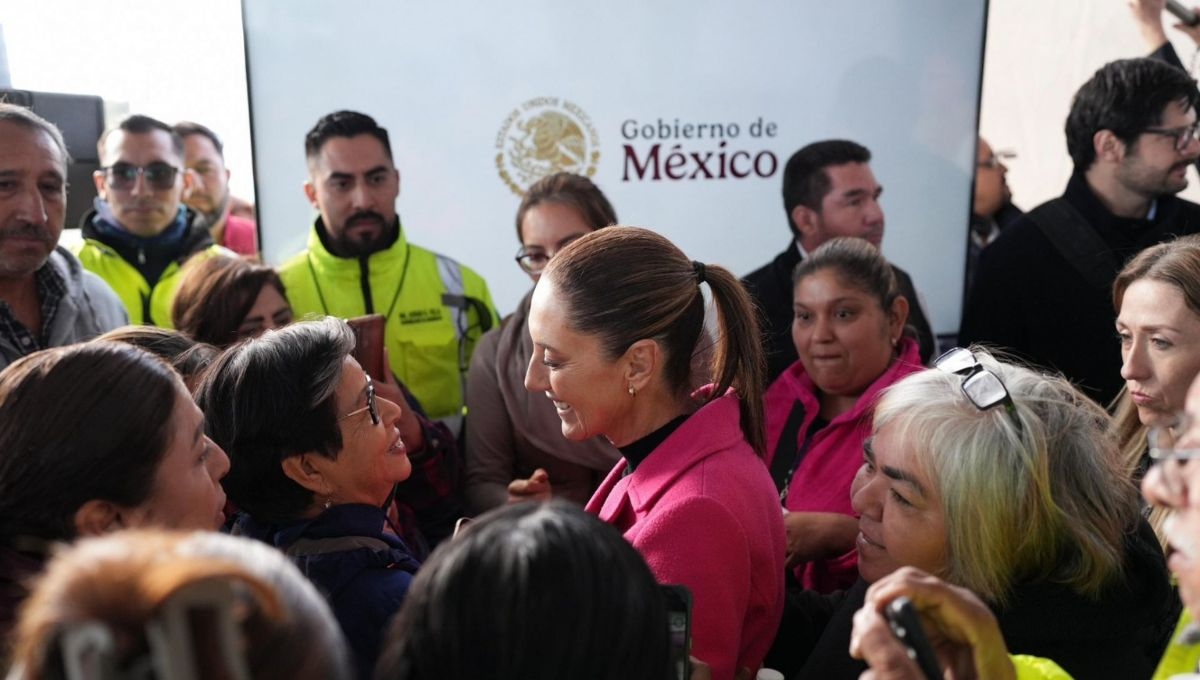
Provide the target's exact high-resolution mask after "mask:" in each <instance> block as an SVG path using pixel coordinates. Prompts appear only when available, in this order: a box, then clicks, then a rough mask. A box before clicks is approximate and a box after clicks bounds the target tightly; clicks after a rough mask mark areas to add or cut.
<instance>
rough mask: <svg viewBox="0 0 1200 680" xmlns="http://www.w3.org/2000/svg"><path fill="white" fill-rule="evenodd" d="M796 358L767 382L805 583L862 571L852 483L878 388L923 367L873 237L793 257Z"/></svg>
mask: <svg viewBox="0 0 1200 680" xmlns="http://www.w3.org/2000/svg"><path fill="white" fill-rule="evenodd" d="M793 294H794V306H795V320H794V321H793V323H792V341H793V342H795V343H796V351H797V352H798V353H799V355H800V359H799V361H797V362H796V363H794V364H792V365H791V366H790V367H789V368H788V369H787V370H786V371H784V372H783V374H782V375H780V376H779V378H778V379H776V380H775V382H774V383H772V384H771V387H770V388H769V389H768V390H767V396H766V411H767V464H768V466H769V467H770V470H771V476H772V478H773V480H774V482H775V486H776V489H777V492H776V493H777V494H778V496H779V498H780V500H781V501H782V502H783V507H784V508H785V509H786V511H787V515H786V516H785V517H784V524H785V527H786V530H787V541H788V555H787V557H788V566H789V567H795V568H796V571H795V573H796V577H797V578H798V579H799V581H800V585H801V586H803V587H804V588H806V589H811V590H816V591H819V592H822V593H828V592H832V591H835V590H840V589H844V588H849V587H850V586H851V585H853V583H854V581H855V580H856V579H858V569H857V562H858V558H857V555H858V553H857V552H856V551H855V549H854V539H855V537H856V536H857V535H858V520H857V518H856V516H855V513H854V511H853V509H851V507H850V483H851V482H852V481H853V480H854V474H855V473H856V472H857V471H858V468H859V466H860V465H862V456H863V442H864V441H865V440H866V439H867V437H868V436H870V433H871V414H872V412H873V411H874V406H875V398H876V395H877V394H878V393H879V391H880V390H882V389H883V388H885V387H887V386H889V385H891V384H893V383H895V382H897V381H899V380H900V379H901V378H903V377H904V376H906V375H909V374H910V373H914V372H916V371H919V370H921V368H922V367H921V359H920V356H919V353H918V347H917V342H916V341H915V340H914V339H912V338H911V337H905V336H904V329H905V321H906V320H907V318H908V301H907V300H906V299H905V298H904V297H903V296H902V295H900V294H899V293H898V292H897V286H896V278H895V276H894V275H893V274H892V267H891V265H889V264H888V262H887V260H885V259H884V258H883V255H881V254H880V253H879V251H878V250H876V248H875V246H873V245H871V244H870V243H868V242H867V241H864V240H862V239H857V238H836V239H833V240H831V241H828V242H826V243H825V244H824V245H822V246H821V247H820V248H818V249H816V250H815V251H814V252H813V253H812V254H811V255H810V256H809V257H808V258H806V259H805V260H804V261H803V262H801V263H800V265H799V266H797V267H796V273H795V275H794V284H793Z"/></svg>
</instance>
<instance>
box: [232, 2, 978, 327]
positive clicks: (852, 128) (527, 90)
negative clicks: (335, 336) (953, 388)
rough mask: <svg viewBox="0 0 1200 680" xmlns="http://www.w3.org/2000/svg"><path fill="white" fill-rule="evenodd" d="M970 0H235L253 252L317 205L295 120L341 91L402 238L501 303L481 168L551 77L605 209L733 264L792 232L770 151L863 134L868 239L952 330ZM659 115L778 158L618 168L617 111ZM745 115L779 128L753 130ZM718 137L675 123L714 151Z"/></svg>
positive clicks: (496, 240)
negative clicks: (388, 154)
mask: <svg viewBox="0 0 1200 680" xmlns="http://www.w3.org/2000/svg"><path fill="white" fill-rule="evenodd" d="M983 4H984V3H983V0H877V1H875V2H870V3H866V2H857V3H849V2H837V3H827V2H819V1H817V0H803V1H799V0H759V1H746V2H738V3H733V2H716V1H715V0H713V1H701V0H696V1H692V2H685V1H683V0H671V1H666V2H656V3H646V2H638V1H637V0H612V1H610V2H604V3H586V4H585V3H564V2H557V1H554V0H517V1H515V2H510V3H470V4H468V3H455V2H447V3H427V2H411V1H406V2H387V1H384V0H344V1H342V2H338V3H336V4H331V3H328V2H323V1H319V0H247V2H246V11H245V17H246V32H247V45H248V61H249V65H250V87H251V92H252V97H251V103H252V107H253V130H254V137H255V153H256V162H257V171H258V177H259V183H258V189H259V194H258V198H259V211H260V213H259V214H260V218H261V219H260V223H261V225H262V227H263V229H264V239H263V240H264V246H265V249H266V254H267V257H268V260H270V261H272V262H279V261H281V260H282V259H283V258H284V257H285V256H287V255H289V254H291V253H294V252H296V251H298V250H299V249H300V248H302V247H303V244H304V240H305V237H306V234H307V230H308V228H309V226H310V225H311V222H312V218H313V216H314V213H313V211H312V208H311V207H310V206H309V205H308V203H307V202H306V200H305V199H304V196H303V194H302V192H301V184H302V183H303V181H304V180H305V178H306V177H305V175H306V169H305V165H304V157H303V137H304V134H305V132H306V131H307V130H308V129H309V128H310V127H311V126H312V125H313V123H314V122H315V121H316V120H317V119H318V118H319V117H320V116H321V115H323V114H325V113H328V112H330V111H333V110H335V109H341V108H351V109H357V110H361V111H363V112H365V113H369V114H371V115H373V116H375V117H376V118H377V119H378V120H379V121H380V122H381V123H382V124H383V125H384V126H386V127H387V128H389V130H390V132H391V137H392V145H393V149H394V152H395V158H396V162H397V166H398V167H399V168H400V172H401V195H400V199H399V202H398V208H399V212H400V214H401V217H402V219H403V220H404V224H405V228H406V230H407V232H408V234H409V237H410V239H411V240H413V241H414V242H417V243H420V244H422V245H425V246H427V247H430V248H432V249H434V250H437V251H440V252H444V253H447V254H450V255H452V256H454V257H456V258H458V259H460V260H461V261H463V262H464V263H466V264H468V265H470V266H471V267H473V268H475V269H476V270H478V271H480V272H481V273H482V274H483V275H484V276H485V277H486V278H487V280H488V282H489V284H490V286H491V288H492V291H493V294H494V296H495V298H496V302H497V305H498V306H499V307H500V309H501V311H509V310H511V309H512V308H513V306H514V305H515V303H516V302H517V300H518V299H519V297H520V296H521V295H522V294H523V293H524V292H525V291H526V290H527V289H528V287H529V281H528V279H526V278H525V277H524V275H523V274H521V273H520V271H519V270H518V269H517V267H516V264H515V263H514V262H513V261H512V255H513V253H514V252H515V251H516V250H517V247H518V245H519V244H518V242H517V239H516V234H515V230H514V227H513V216H514V213H515V212H516V207H517V203H518V200H519V199H518V196H517V195H516V194H514V193H513V191H511V190H510V189H509V187H507V186H506V185H505V183H504V182H503V181H502V180H501V178H500V176H499V172H498V169H497V165H496V156H497V153H498V150H497V140H499V141H500V143H501V146H504V145H505V144H507V143H508V142H506V141H505V140H506V139H508V138H509V137H511V136H512V134H515V133H513V131H511V130H510V134H509V135H505V134H501V132H502V127H503V124H504V122H505V121H506V119H507V117H508V116H509V114H510V112H512V111H513V110H514V109H517V110H518V112H519V113H523V112H522V111H521V110H520V109H521V106H522V103H523V102H527V101H529V100H531V99H533V98H536V97H554V98H558V99H559V100H560V106H561V102H562V101H565V100H569V101H570V102H573V103H574V104H575V105H577V106H578V108H579V109H580V110H582V111H583V112H585V113H586V115H587V116H588V118H589V119H590V122H591V124H592V127H593V128H594V132H595V136H594V138H592V136H591V135H590V134H588V135H587V137H589V138H590V141H594V142H595V145H594V147H593V146H592V145H591V144H590V142H589V148H588V153H590V152H591V151H593V150H595V151H598V153H599V156H598V159H597V161H596V164H595V176H594V179H595V180H596V182H597V183H598V184H599V185H600V187H601V188H602V189H603V190H604V191H605V192H606V193H607V194H608V196H609V198H610V199H611V200H612V202H613V204H614V206H615V207H616V209H617V214H618V215H619V216H620V218H621V221H622V222H625V223H630V224H639V225H643V226H649V227H652V228H655V229H657V230H658V231H660V232H662V233H664V234H665V235H667V236H668V237H670V238H671V239H672V240H674V241H675V242H676V243H677V244H679V245H680V247H682V248H683V249H684V251H685V252H687V253H688V254H689V255H690V256H691V257H693V258H696V259H701V260H705V261H709V262H719V263H723V264H725V265H727V266H728V267H730V268H731V269H732V270H733V271H735V272H736V273H738V274H744V273H746V272H748V271H750V270H751V269H753V268H755V267H757V266H759V265H760V264H763V263H765V262H767V261H769V260H770V259H771V258H772V257H773V256H774V255H775V254H776V253H777V252H778V251H779V250H780V249H782V248H783V247H784V246H785V244H786V243H787V241H788V239H789V235H788V231H787V226H786V218H785V216H784V211H783V210H782V202H781V198H780V193H779V192H780V185H781V176H780V173H781V171H782V165H783V164H784V163H785V162H786V160H787V158H788V156H790V155H791V153H792V152H793V151H795V150H796V149H798V148H800V147H801V146H803V145H805V144H807V143H809V142H812V141H816V140H819V139H824V138H829V137H849V138H852V139H856V140H858V141H860V142H862V143H864V144H866V145H867V146H868V147H870V148H871V149H872V150H873V151H874V152H875V160H874V161H873V163H872V165H873V167H874V169H875V173H876V175H877V177H878V178H879V180H880V182H881V183H882V184H883V185H884V186H885V195H884V207H885V210H886V212H887V222H888V226H887V236H886V238H885V241H884V251H885V253H886V254H887V255H888V256H889V257H890V258H892V259H893V260H894V261H896V262H897V263H899V264H900V265H901V266H903V267H905V268H907V269H908V270H909V271H910V273H912V275H913V278H914V279H915V281H916V283H917V286H918V288H919V289H921V290H922V291H923V292H924V294H925V296H926V298H927V301H928V302H929V304H930V307H931V308H932V315H933V318H934V321H935V325H936V326H937V330H939V331H947V330H954V329H955V328H956V327H957V325H958V309H959V294H960V289H961V278H962V261H963V252H964V250H965V241H966V229H965V225H966V222H967V217H968V212H969V201H968V196H969V187H970V181H971V179H970V178H971V173H972V170H973V157H974V136H975V129H974V128H975V116H976V99H977V96H978V79H979V60H980V56H981V52H982V50H981V44H980V40H981V35H982V26H983ZM660 117H661V118H663V119H665V120H666V121H668V122H672V121H673V120H674V119H675V118H679V119H680V121H681V122H693V123H699V122H714V121H716V122H736V123H737V124H738V125H739V126H740V135H739V136H738V137H737V138H732V139H725V140H723V141H725V142H726V147H725V150H726V151H730V152H732V151H733V150H739V149H741V150H746V151H748V152H750V153H758V152H770V153H771V154H773V155H774V157H775V158H776V159H777V162H778V165H779V167H778V169H777V170H776V171H775V172H774V174H773V175H772V176H770V177H767V178H759V177H750V178H745V179H733V178H726V179H712V180H707V179H699V180H683V181H678V182H671V181H665V180H660V181H638V180H637V179H636V178H634V179H633V180H629V179H628V178H627V177H626V176H625V175H626V173H625V167H624V149H623V147H624V146H625V145H626V144H628V145H631V146H633V147H635V150H636V153H638V154H639V158H644V157H645V154H646V153H648V152H649V150H650V148H651V145H652V144H653V143H654V142H646V141H643V140H627V139H625V138H624V137H623V135H622V124H623V122H624V121H627V120H630V119H636V120H637V121H639V122H642V123H645V122H650V123H653V122H655V121H656V120H657V119H658V118H660ZM759 118H762V119H763V121H764V123H765V122H772V123H775V126H776V127H775V131H776V134H775V136H773V137H766V136H762V137H757V138H755V137H751V136H750V135H749V130H748V126H749V124H750V123H751V122H752V121H756V120H758V119H759ZM720 141H722V140H715V139H714V140H707V139H706V140H681V142H680V144H681V148H682V150H684V151H686V152H692V151H695V152H697V153H706V152H712V153H714V154H716V153H719V152H720V151H721V148H720V146H719V144H720ZM674 143H676V140H669V141H666V142H664V143H663V147H662V149H661V154H662V155H663V156H664V157H665V156H666V154H667V153H668V152H669V150H670V146H671V145H672V144H674ZM502 152H503V151H502ZM589 158H590V156H589ZM692 167H694V166H689V169H691V168H692ZM764 167H765V166H764Z"/></svg>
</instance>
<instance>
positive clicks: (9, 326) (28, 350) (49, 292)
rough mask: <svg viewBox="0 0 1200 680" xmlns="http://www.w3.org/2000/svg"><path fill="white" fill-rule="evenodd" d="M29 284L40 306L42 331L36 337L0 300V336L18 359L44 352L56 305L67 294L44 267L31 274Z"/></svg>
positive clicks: (54, 274)
mask: <svg viewBox="0 0 1200 680" xmlns="http://www.w3.org/2000/svg"><path fill="white" fill-rule="evenodd" d="M33 280H34V284H35V285H36V286H37V296H38V300H40V301H41V303H42V305H41V307H42V327H41V328H40V329H38V335H36V336H35V335H33V334H32V333H31V332H30V331H29V329H28V328H26V327H25V324H23V323H21V322H20V321H18V320H17V317H16V315H14V314H13V311H12V307H11V306H9V304H8V301H6V300H0V334H2V335H3V336H4V338H5V339H6V340H8V341H9V342H11V343H12V345H13V346H14V347H16V348H18V349H19V350H20V352H21V354H22V355H25V354H32V353H34V352H36V351H38V350H40V349H43V348H45V346H46V344H47V343H48V342H49V341H50V328H51V327H53V325H54V315H55V314H57V313H58V303H59V302H61V301H62V299H63V297H65V296H66V294H67V284H66V282H64V281H63V279H62V276H61V275H59V273H58V272H57V271H55V270H54V267H51V266H49V265H48V264H44V265H42V267H41V268H40V269H38V270H37V271H36V272H34V274H33Z"/></svg>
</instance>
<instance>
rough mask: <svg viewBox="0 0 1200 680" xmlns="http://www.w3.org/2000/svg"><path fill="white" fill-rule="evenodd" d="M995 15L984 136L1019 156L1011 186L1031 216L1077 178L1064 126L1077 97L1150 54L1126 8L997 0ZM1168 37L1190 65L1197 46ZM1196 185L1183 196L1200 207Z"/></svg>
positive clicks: (1107, 3) (1088, 1)
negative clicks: (1115, 69) (1122, 63)
mask: <svg viewBox="0 0 1200 680" xmlns="http://www.w3.org/2000/svg"><path fill="white" fill-rule="evenodd" d="M1184 4H1185V5H1190V4H1193V3H1191V2H1185V3H1184ZM988 15H989V16H988V38H987V58H986V60H985V62H984V76H983V101H982V111H981V116H980V121H979V130H980V134H982V135H983V136H984V138H986V139H987V140H988V141H989V142H990V143H991V144H992V146H993V147H994V148H997V149H1012V150H1014V151H1016V152H1017V153H1018V155H1019V157H1018V158H1017V160H1015V161H1013V162H1012V163H1009V164H1008V165H1009V172H1008V184H1009V186H1010V187H1011V188H1012V190H1013V200H1014V202H1015V203H1016V204H1017V205H1018V206H1020V207H1022V208H1024V209H1026V210H1028V209H1030V208H1032V207H1034V206H1036V205H1038V204H1039V203H1042V202H1043V201H1046V200H1048V199H1051V198H1054V197H1055V196H1058V195H1060V194H1061V193H1062V191H1063V189H1064V188H1065V187H1066V184H1067V178H1069V177H1070V176H1071V159H1070V157H1069V156H1068V155H1067V140H1066V135H1065V134H1064V133H1063V125H1064V123H1065V122H1066V120H1067V112H1068V111H1069V110H1070V108H1071V97H1072V96H1074V94H1075V91H1076V90H1078V89H1079V87H1080V86H1081V85H1083V83H1084V82H1086V81H1087V80H1088V79H1089V78H1091V76H1092V74H1093V73H1095V72H1096V70H1097V69H1098V68H1100V67H1101V66H1103V65H1104V64H1106V63H1108V62H1110V61H1112V60H1114V59H1124V58H1128V57H1138V56H1145V55H1147V54H1148V53H1149V49H1148V48H1147V46H1146V45H1145V44H1144V43H1143V41H1142V38H1141V35H1140V34H1139V33H1138V30H1137V25H1136V24H1135V23H1134V21H1133V15H1132V14H1131V13H1130V11H1129V8H1128V7H1127V6H1126V0H1054V1H1053V2H1046V1H1045V0H992V1H991V2H990V3H989V6H988ZM1164 16H1166V25H1167V26H1168V27H1169V26H1171V25H1173V24H1174V23H1175V22H1174V20H1173V19H1172V18H1171V17H1170V16H1169V15H1164ZM1167 33H1168V35H1169V36H1170V37H1171V38H1172V42H1173V43H1174V44H1175V49H1176V51H1178V52H1179V55H1180V57H1181V59H1182V60H1183V63H1184V64H1185V65H1187V64H1190V63H1191V61H1192V54H1193V53H1194V52H1195V44H1194V43H1192V42H1191V40H1190V39H1188V38H1187V37H1186V36H1184V35H1182V34H1180V33H1179V32H1178V31H1175V30H1174V29H1171V28H1168V29H1167ZM1190 180H1191V185H1190V186H1189V187H1188V189H1187V190H1185V192H1184V193H1183V194H1181V195H1182V196H1184V197H1186V198H1190V199H1191V200H1200V182H1197V178H1196V175H1195V174H1194V172H1193V173H1191V177H1190Z"/></svg>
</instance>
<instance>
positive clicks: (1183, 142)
mask: <svg viewBox="0 0 1200 680" xmlns="http://www.w3.org/2000/svg"><path fill="white" fill-rule="evenodd" d="M1142 132H1145V133H1146V134H1150V135H1158V136H1159V137H1173V138H1174V139H1175V150H1176V151H1179V152H1182V151H1184V150H1186V149H1187V147H1188V144H1191V143H1192V140H1194V139H1196V138H1198V137H1200V121H1197V122H1195V123H1192V124H1191V125H1185V126H1184V127H1177V128H1146V129H1145V130H1142Z"/></svg>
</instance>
